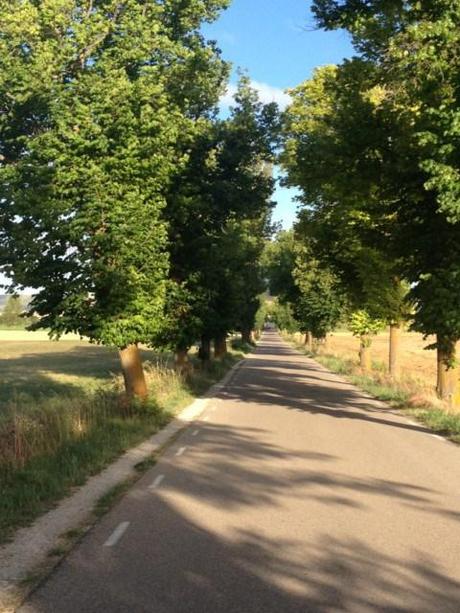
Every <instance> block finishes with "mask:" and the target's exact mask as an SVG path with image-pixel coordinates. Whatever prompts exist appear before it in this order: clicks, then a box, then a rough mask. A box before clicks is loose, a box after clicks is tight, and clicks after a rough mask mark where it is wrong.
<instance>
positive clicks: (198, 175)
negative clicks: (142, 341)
mask: <svg viewBox="0 0 460 613" xmlns="http://www.w3.org/2000/svg"><path fill="white" fill-rule="evenodd" d="M277 125H278V111H277V108H276V105H265V106H264V105H262V104H261V103H260V102H259V100H258V98H257V94H256V93H255V92H254V91H253V90H252V88H251V87H250V83H249V80H248V79H247V78H246V77H242V79H241V81H240V84H239V87H238V92H237V95H236V100H235V106H234V107H233V108H232V110H231V113H230V116H229V117H228V118H227V119H215V118H214V119H212V118H211V119H210V120H207V121H204V122H202V123H201V127H202V130H201V132H200V135H199V137H198V138H196V140H195V141H194V142H193V144H192V147H191V151H190V155H189V162H188V164H187V165H185V167H184V168H183V171H182V172H181V173H178V174H177V175H176V177H175V180H174V182H173V183H172V185H171V189H170V190H169V194H168V206H167V208H166V211H165V213H166V215H167V218H168V223H169V232H170V250H171V251H170V252H171V272H170V276H171V281H172V282H173V283H175V284H180V285H181V287H186V288H187V293H183V303H182V307H181V309H180V313H181V314H182V315H183V316H182V317H181V320H180V321H178V322H177V324H178V325H177V326H176V328H175V329H174V330H172V334H169V342H170V343H171V345H172V346H175V350H176V352H178V351H180V350H181V351H182V352H186V350H187V349H188V347H189V346H190V345H191V344H192V343H193V342H194V341H195V340H196V339H197V338H201V352H200V355H201V357H202V358H203V360H204V361H206V360H207V359H209V357H210V344H211V341H212V339H214V340H215V341H216V342H217V347H218V351H217V353H218V354H219V353H225V338H226V336H227V333H228V331H230V330H232V329H238V328H242V327H243V324H244V326H245V327H248V326H251V327H252V325H253V323H254V317H255V313H256V311H257V305H256V303H257V296H258V295H259V294H260V293H261V291H262V290H263V284H262V280H261V277H260V270H259V257H260V253H261V251H262V248H263V243H264V237H265V236H266V235H267V233H269V232H270V231H271V229H270V224H269V219H270V211H271V208H272V204H271V202H270V197H271V194H272V191H273V185H274V182H273V179H272V176H271V171H270V172H269V169H270V163H271V161H272V160H273V156H274V152H273V149H274V139H275V135H276V130H277ZM176 311H177V309H176ZM178 341H180V342H178Z"/></svg>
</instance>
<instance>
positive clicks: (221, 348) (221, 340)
mask: <svg viewBox="0 0 460 613" xmlns="http://www.w3.org/2000/svg"><path fill="white" fill-rule="evenodd" d="M226 355H227V335H226V334H224V335H222V336H218V337H217V338H215V339H214V357H215V358H217V359H222V358H224V357H225V356H226Z"/></svg>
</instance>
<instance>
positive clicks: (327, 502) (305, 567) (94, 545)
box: [20, 424, 460, 613]
mask: <svg viewBox="0 0 460 613" xmlns="http://www.w3.org/2000/svg"><path fill="white" fill-rule="evenodd" d="M294 451H296V453H297V454H298V457H299V459H300V460H301V462H300V463H299V464H298V468H291V469H289V466H291V465H292V450H289V451H288V450H286V449H283V448H280V447H279V446H277V445H274V444H272V443H270V442H269V438H268V433H267V432H266V431H265V430H264V429H263V428H246V429H241V428H239V429H238V430H236V429H234V428H230V427H226V426H218V425H212V424H203V425H202V427H201V428H200V438H199V445H196V446H193V447H191V448H190V449H189V451H188V452H187V456H186V459H187V461H185V462H177V460H176V459H175V456H174V455H173V453H169V454H168V455H167V456H166V457H164V458H163V459H162V460H161V461H160V464H159V465H158V466H157V469H156V472H155V473H154V474H153V473H149V474H147V475H145V476H144V477H143V479H141V481H140V482H139V483H138V484H137V485H136V487H134V488H133V489H132V490H131V491H130V492H129V493H128V495H127V496H125V498H124V499H123V500H122V501H121V502H120V504H119V505H118V506H117V507H116V508H115V509H114V510H113V511H112V513H111V514H110V515H109V516H107V517H106V518H105V519H104V520H103V522H102V523H101V524H100V525H98V526H97V527H96V528H95V529H93V531H92V532H90V533H89V535H88V536H87V537H86V538H85V539H84V540H83V542H82V543H81V544H80V546H78V547H77V548H76V549H75V550H74V552H72V553H71V554H70V555H69V557H68V558H67V559H66V560H65V561H64V563H63V564H62V565H61V566H60V567H59V568H58V570H57V571H56V572H55V574H54V575H53V576H52V577H51V578H50V579H49V580H48V581H47V582H46V583H45V584H44V585H43V586H42V587H41V588H39V589H38V590H37V592H36V593H35V594H34V595H33V597H32V598H31V600H30V601H29V603H28V604H27V605H26V606H25V607H23V608H22V609H20V611H21V612H22V613H26V612H27V613H32V612H34V613H45V612H46V613H48V612H49V611H56V612H61V611H62V612H63V613H64V612H65V613H73V612H75V613H77V612H78V613H80V612H81V611H85V613H93V612H94V613H96V611H97V612H98V613H99V612H100V611H110V612H111V613H117V612H119V613H122V612H124V613H126V612H128V611H129V612H131V611H133V612H136V613H142V612H152V613H153V612H155V613H157V612H158V613H192V612H193V613H207V612H208V611H209V612H212V613H237V612H238V613H280V612H283V613H301V612H302V613H308V612H318V613H332V612H337V611H349V612H351V613H359V612H361V611H366V612H371V611H382V612H390V611H391V612H403V611H405V612H417V613H437V612H442V613H450V612H452V613H454V612H455V613H458V610H459V607H458V603H459V602H460V583H459V582H458V581H456V580H455V579H454V578H449V576H448V574H447V573H446V571H445V569H443V568H441V567H440V566H439V564H438V562H437V561H436V559H435V558H434V557H433V556H431V555H428V554H427V553H426V551H422V550H421V549H416V548H415V547H412V545H411V544H412V543H413V542H417V537H416V538H415V539H414V540H412V536H413V532H412V531H411V532H410V533H408V534H407V543H406V544H405V547H404V548H403V553H401V554H400V555H396V554H395V553H389V552H391V551H392V549H391V547H389V548H387V547H386V546H385V547H383V548H379V547H377V546H373V545H372V542H369V539H368V542H365V541H364V539H363V538H359V537H358V536H357V535H355V536H350V535H347V529H346V526H344V529H343V530H340V526H338V528H339V529H338V530H337V531H334V534H328V533H327V530H326V529H321V528H319V529H318V528H316V529H315V530H313V531H312V530H311V529H310V526H309V524H310V518H309V517H308V516H306V517H303V518H302V520H301V521H300V522H299V516H298V515H295V517H296V518H297V521H298V522H299V523H298V524H296V526H291V527H290V528H289V523H286V527H287V528H286V529H284V530H279V525H278V522H279V521H285V522H289V518H290V515H289V512H288V511H287V510H286V508H285V503H284V499H285V496H286V495H289V496H290V497H291V498H294V500H290V504H291V505H295V504H296V502H295V500H296V496H297V497H298V501H299V503H300V501H301V500H302V499H305V496H307V497H309V499H311V500H313V504H316V503H320V504H321V505H323V506H324V512H326V509H327V508H328V507H330V506H331V505H332V506H335V505H337V504H339V505H345V506H346V505H347V504H349V505H350V509H351V510H352V511H353V512H356V513H362V514H363V522H365V521H366V513H367V512H369V513H372V512H373V510H372V509H371V510H369V511H366V509H365V508H364V507H363V505H362V504H360V503H358V502H357V501H356V499H353V495H354V494H355V493H356V492H365V493H367V494H369V495H371V496H376V497H380V498H386V499H391V500H392V501H393V502H394V503H395V504H397V503H400V504H402V505H404V504H407V503H410V504H412V505H416V506H417V508H422V507H423V506H426V505H428V506H429V505H431V506H434V504H435V502H434V500H435V497H436V493H435V492H432V491H431V490H429V489H428V488H422V487H417V486H413V485H411V484H408V483H398V482H393V481H384V480H372V479H357V478H356V479H355V478H352V477H350V476H345V475H340V474H338V473H334V472H331V471H330V470H329V468H330V466H331V464H333V463H334V461H335V460H336V459H337V458H335V457H334V456H332V455H329V454H321V453H316V452H314V451H310V450H308V449H307V450H294ZM159 471H161V473H163V474H165V475H166V479H165V481H164V483H163V485H162V486H161V488H160V489H159V490H156V491H154V492H152V490H151V489H150V488H149V485H150V483H151V482H152V479H153V477H154V476H155V475H157V474H159ZM292 508H293V507H292V506H291V507H290V511H291V512H292ZM294 508H295V507H294ZM254 512H257V513H258V514H259V515H260V528H259V527H258V528H255V527H254V517H253V518H252V524H251V522H250V521H249V522H248V520H247V518H250V517H251V514H253V513H254ZM395 512H396V509H395ZM283 518H284V519H283ZM121 521H130V522H131V523H130V526H129V529H128V531H127V532H126V534H125V536H124V537H123V538H122V540H121V541H120V542H119V543H118V544H117V546H116V548H113V549H110V548H106V547H103V546H102V545H103V543H104V542H105V539H106V538H107V537H108V535H110V534H111V532H112V531H113V529H114V528H115V527H116V526H117V525H118V524H119V523H120V522H121ZM268 528H270V529H268ZM272 528H273V529H272ZM418 536H420V535H418ZM421 541H422V542H423V538H422V539H421ZM393 544H394V542H393ZM395 546H396V549H398V542H397V538H396V545H395Z"/></svg>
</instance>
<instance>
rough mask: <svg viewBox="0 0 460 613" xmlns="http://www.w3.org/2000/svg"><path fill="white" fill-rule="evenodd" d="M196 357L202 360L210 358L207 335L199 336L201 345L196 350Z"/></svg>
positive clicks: (209, 344) (209, 342) (209, 343)
mask: <svg viewBox="0 0 460 613" xmlns="http://www.w3.org/2000/svg"><path fill="white" fill-rule="evenodd" d="M198 357H199V358H200V360H201V361H202V362H203V363H204V362H209V361H210V360H211V340H210V339H209V338H208V337H207V336H202V337H201V345H200V349H199V351H198Z"/></svg>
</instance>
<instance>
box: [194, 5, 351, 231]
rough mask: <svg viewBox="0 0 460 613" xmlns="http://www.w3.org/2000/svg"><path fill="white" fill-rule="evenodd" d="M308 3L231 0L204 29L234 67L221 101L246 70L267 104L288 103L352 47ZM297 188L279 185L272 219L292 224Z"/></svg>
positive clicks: (226, 103) (229, 93)
mask: <svg viewBox="0 0 460 613" xmlns="http://www.w3.org/2000/svg"><path fill="white" fill-rule="evenodd" d="M310 4H311V3H310V2H309V0H233V1H232V4H231V5H230V7H229V8H228V9H227V10H226V11H224V12H223V13H222V15H221V17H220V18H219V19H218V20H217V21H216V22H214V23H212V24H210V25H207V26H206V27H205V28H204V33H205V35H206V36H207V37H208V38H210V39H213V40H216V41H217V42H218V44H219V47H220V48H221V50H222V53H223V57H224V59H226V60H227V61H230V62H231V63H232V65H233V74H232V79H231V84H230V87H229V91H228V92H227V95H226V96H225V98H224V99H223V100H222V104H223V106H224V107H225V106H228V105H229V104H230V103H231V94H232V92H233V91H234V88H235V84H236V82H237V70H238V69H243V70H245V71H247V73H248V75H249V77H250V78H251V80H252V81H253V86H254V87H255V88H256V89H257V90H258V91H259V96H260V98H261V100H262V101H264V102H273V101H275V102H278V103H279V104H280V106H281V107H282V108H284V107H285V106H286V105H287V104H288V103H289V96H288V94H287V93H286V90H287V89H289V88H292V87H295V86H296V85H299V84H300V83H302V82H303V81H305V80H306V79H308V78H310V77H311V76H312V72H313V70H314V68H315V67H317V66H323V65H325V64H336V63H339V62H340V61H342V59H343V58H345V57H350V56H351V55H352V53H353V49H352V46H351V43H350V39H349V36H348V35H347V34H346V33H345V32H343V31H340V32H323V31H320V30H318V29H316V28H315V25H314V20H313V16H312V14H311V12H310ZM295 194H296V192H295V190H290V189H286V188H281V187H278V189H277V191H276V193H275V196H274V200H275V201H276V202H277V203H278V205H277V207H276V210H275V213H274V221H278V222H281V223H282V225H283V227H285V228H288V227H290V226H291V225H292V223H293V221H294V219H295V214H296V203H295V202H294V201H293V199H294V197H295Z"/></svg>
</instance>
